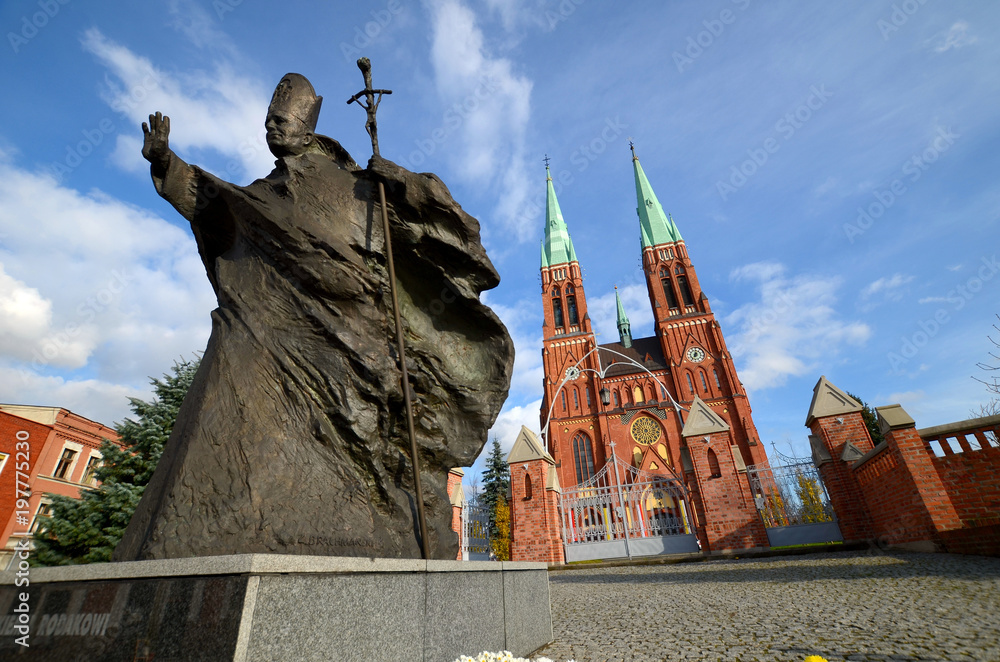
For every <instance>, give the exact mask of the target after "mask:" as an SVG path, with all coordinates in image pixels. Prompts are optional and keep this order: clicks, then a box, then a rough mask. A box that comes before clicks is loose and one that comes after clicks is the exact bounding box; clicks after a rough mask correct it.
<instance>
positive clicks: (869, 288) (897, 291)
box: [861, 273, 915, 310]
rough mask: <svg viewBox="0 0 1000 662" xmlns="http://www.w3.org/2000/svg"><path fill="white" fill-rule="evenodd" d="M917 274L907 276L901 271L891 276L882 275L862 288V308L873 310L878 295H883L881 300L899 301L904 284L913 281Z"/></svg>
mask: <svg viewBox="0 0 1000 662" xmlns="http://www.w3.org/2000/svg"><path fill="white" fill-rule="evenodd" d="M914 278H915V276H907V275H904V274H901V273H895V274H893V275H892V276H889V277H882V278H879V279H878V280H875V281H873V282H871V283H869V284H868V285H866V286H865V287H864V289H862V290H861V300H862V302H863V303H861V309H862V310H871V309H872V308H874V307H875V306H876V302H875V301H872V299H873V298H874V297H876V295H881V296H880V297H878V298H879V300H880V301H899V300H901V299H902V298H903V292H904V290H903V286H904V285H906V284H908V283H911V282H912V281H913V279H914Z"/></svg>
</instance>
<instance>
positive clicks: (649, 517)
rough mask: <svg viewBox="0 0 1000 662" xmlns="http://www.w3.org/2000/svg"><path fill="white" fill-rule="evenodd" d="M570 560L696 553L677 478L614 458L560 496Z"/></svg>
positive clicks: (687, 513)
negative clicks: (586, 479)
mask: <svg viewBox="0 0 1000 662" xmlns="http://www.w3.org/2000/svg"><path fill="white" fill-rule="evenodd" d="M560 511H561V513H560V514H561V518H562V534H563V544H564V547H565V552H566V560H567V561H582V560H592V559H599V558H600V559H607V558H619V557H624V556H627V557H629V558H631V557H633V556H651V555H655V554H675V553H678V554H679V553H687V552H692V551H693V552H697V551H698V542H697V538H696V537H695V535H694V533H692V528H691V524H690V504H689V501H688V499H687V495H686V492H685V490H684V488H683V486H682V485H681V484H680V482H679V481H677V480H674V479H671V478H667V477H664V476H661V475H659V474H652V473H648V472H644V471H640V470H638V469H636V468H635V467H633V466H632V465H631V464H627V463H625V462H622V461H621V460H618V458H616V457H612V459H611V460H610V461H609V462H608V463H607V464H606V465H604V468H602V469H601V470H600V471H599V472H598V473H597V475H595V476H594V477H593V478H591V479H590V480H589V481H587V482H585V483H581V484H580V485H577V486H575V487H572V488H569V489H566V490H564V491H563V493H562V496H561V497H560Z"/></svg>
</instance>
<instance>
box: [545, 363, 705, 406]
mask: <svg viewBox="0 0 1000 662" xmlns="http://www.w3.org/2000/svg"><path fill="white" fill-rule="evenodd" d="M685 376H686V377H687V378H688V390H689V391H691V392H692V393H694V382H693V381H691V373H690V372H689V373H686V374H685ZM563 408H564V409H565V407H563Z"/></svg>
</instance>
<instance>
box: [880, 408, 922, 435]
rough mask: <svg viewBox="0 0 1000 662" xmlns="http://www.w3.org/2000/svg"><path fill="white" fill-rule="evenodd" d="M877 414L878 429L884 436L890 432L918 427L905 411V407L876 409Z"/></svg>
mask: <svg viewBox="0 0 1000 662" xmlns="http://www.w3.org/2000/svg"><path fill="white" fill-rule="evenodd" d="M875 412H876V413H877V414H878V429H879V432H881V433H882V434H885V433H887V432H889V431H890V430H899V429H900V428H912V427H916V423H914V421H913V419H912V418H910V415H909V414H907V413H906V410H905V409H903V405H886V406H884V407H876V408H875Z"/></svg>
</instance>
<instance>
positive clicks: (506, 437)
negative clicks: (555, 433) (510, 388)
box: [483, 399, 542, 457]
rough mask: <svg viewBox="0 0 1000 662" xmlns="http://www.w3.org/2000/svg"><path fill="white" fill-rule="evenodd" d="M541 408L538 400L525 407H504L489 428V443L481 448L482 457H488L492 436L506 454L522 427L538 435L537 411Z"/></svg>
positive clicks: (540, 402)
mask: <svg viewBox="0 0 1000 662" xmlns="http://www.w3.org/2000/svg"><path fill="white" fill-rule="evenodd" d="M541 406H542V401H541V399H538V400H535V401H534V402H529V403H528V404H526V405H521V406H515V407H504V409H503V411H501V412H500V415H499V416H498V417H497V421H496V423H494V424H493V427H492V428H490V436H489V439H490V441H489V442H488V443H487V444H486V446H485V447H484V448H483V457H485V456H486V455H489V451H490V449H491V448H492V447H493V437H494V436H495V437H496V438H497V439H499V440H500V448H502V449H503V452H504V454H507V453H510V449H511V448H513V446H514V440H515V439H517V435H518V433H519V432H520V431H521V426H522V425H523V426H525V427H527V428H528V429H529V430H531V431H532V432H534V433H535V434H538V430H539V428H540V427H541V426H540V425H539V409H540V408H541Z"/></svg>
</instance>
